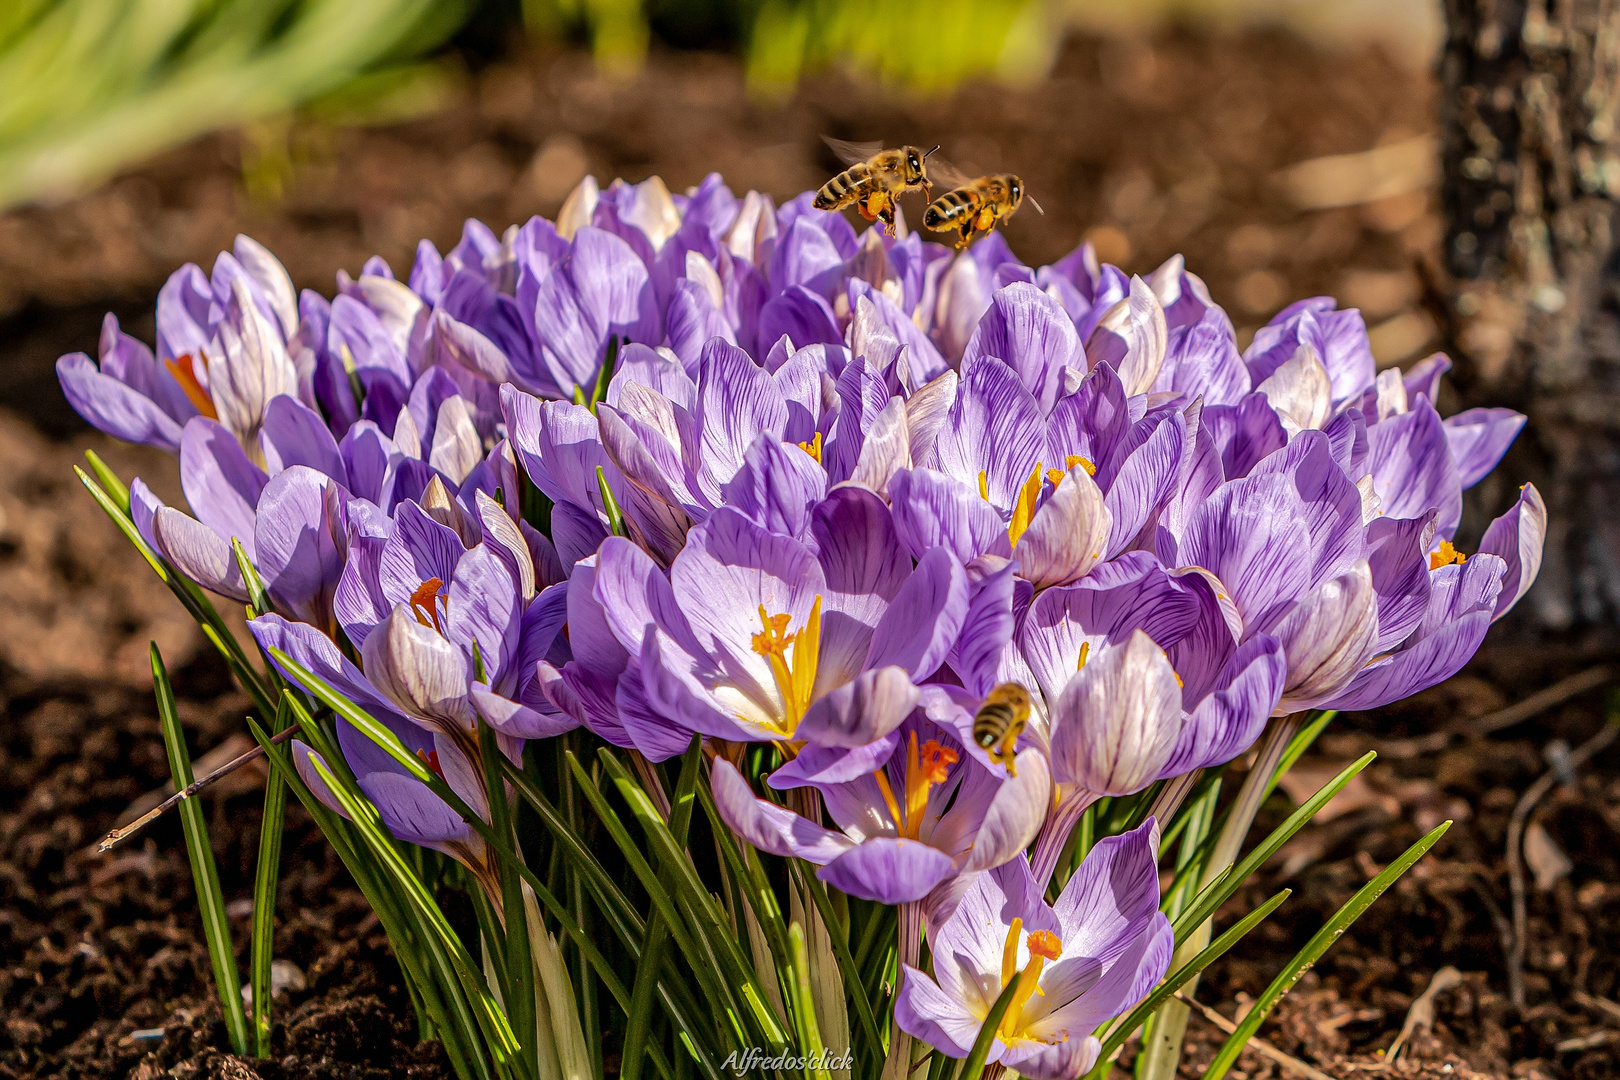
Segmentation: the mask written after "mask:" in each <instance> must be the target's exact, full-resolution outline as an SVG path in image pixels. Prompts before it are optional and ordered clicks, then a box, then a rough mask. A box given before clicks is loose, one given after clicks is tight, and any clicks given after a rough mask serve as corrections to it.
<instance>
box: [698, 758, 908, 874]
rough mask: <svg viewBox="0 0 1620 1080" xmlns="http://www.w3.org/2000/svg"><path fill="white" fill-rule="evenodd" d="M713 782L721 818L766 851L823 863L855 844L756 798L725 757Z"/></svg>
mask: <svg viewBox="0 0 1620 1080" xmlns="http://www.w3.org/2000/svg"><path fill="white" fill-rule="evenodd" d="M711 783H712V785H713V788H714V805H715V809H716V810H718V811H719V813H720V818H721V820H722V821H724V822H725V823H726V824H727V825H728V826H730V827H731V831H732V832H734V833H736V834H737V835H738V836H740V837H742V838H743V839H744V840H746V841H748V842H749V843H750V844H752V845H754V847H756V848H758V849H759V850H761V851H763V852H766V853H767V854H771V855H779V856H781V857H782V858H784V859H791V858H799V859H804V860H805V861H806V862H812V863H816V864H817V865H823V864H825V863H828V862H831V861H832V860H834V859H836V858H838V857H839V856H840V855H842V854H843V853H845V852H847V851H849V850H851V849H852V848H853V847H854V845H853V844H852V843H851V842H850V841H849V840H848V839H846V838H845V837H842V836H840V835H838V834H837V833H835V832H831V831H829V830H827V829H823V828H822V827H821V826H820V825H816V824H814V823H813V822H811V821H810V820H809V819H807V818H803V817H800V816H799V815H798V814H795V813H794V812H793V811H791V810H789V809H787V808H786V807H783V806H777V805H776V804H775V803H772V802H767V801H766V800H764V799H760V798H756V797H755V796H754V792H753V790H752V789H750V788H749V786H748V781H746V780H744V779H743V778H742V774H741V773H739V772H738V771H737V769H736V767H735V766H733V765H732V764H731V762H729V761H726V760H725V759H724V758H717V759H716V760H715V762H714V774H713V777H712V779H711ZM916 846H918V847H921V846H922V845H921V844H918V845H916ZM930 850H932V849H930Z"/></svg>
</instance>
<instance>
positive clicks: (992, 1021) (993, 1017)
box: [956, 976, 1018, 1080]
mask: <svg viewBox="0 0 1620 1080" xmlns="http://www.w3.org/2000/svg"><path fill="white" fill-rule="evenodd" d="M1017 993H1018V978H1017V977H1016V976H1014V977H1013V978H1012V979H1011V980H1010V981H1009V982H1008V983H1007V985H1006V987H1005V988H1004V989H1003V990H1002V991H1001V996H1000V997H998V998H996V1003H995V1004H994V1005H992V1006H990V1015H988V1016H986V1017H985V1018H984V1023H983V1024H982V1025H980V1027H979V1037H978V1038H977V1039H974V1040H973V1049H972V1050H969V1051H968V1056H967V1060H966V1061H965V1062H963V1063H962V1070H961V1071H960V1072H958V1073H957V1074H956V1075H957V1077H958V1078H959V1080H979V1078H980V1076H981V1075H982V1074H983V1072H984V1059H985V1058H987V1057H989V1056H990V1047H991V1046H992V1045H993V1044H994V1043H995V1041H996V1029H997V1028H998V1027H1000V1026H1001V1018H1002V1017H1003V1016H1006V1015H1007V1009H1008V1007H1009V1006H1010V1005H1012V1000H1013V997H1014V996H1015V995H1017Z"/></svg>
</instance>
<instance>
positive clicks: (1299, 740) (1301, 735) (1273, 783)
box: [1260, 709, 1339, 803]
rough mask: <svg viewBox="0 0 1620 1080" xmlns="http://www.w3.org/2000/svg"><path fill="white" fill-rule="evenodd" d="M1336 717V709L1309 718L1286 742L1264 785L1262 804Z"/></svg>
mask: <svg viewBox="0 0 1620 1080" xmlns="http://www.w3.org/2000/svg"><path fill="white" fill-rule="evenodd" d="M1338 715H1339V713H1338V710H1337V709H1327V710H1324V711H1322V712H1319V713H1316V714H1315V715H1314V716H1312V717H1311V720H1310V723H1308V724H1306V725H1305V726H1304V727H1303V728H1301V729H1300V730H1299V731H1297V732H1295V733H1294V737H1293V738H1292V739H1290V740H1288V747H1287V749H1285V750H1284V751H1283V756H1282V760H1281V761H1279V762H1277V768H1276V769H1275V770H1274V771H1273V772H1272V774H1271V780H1270V781H1269V782H1267V784H1266V795H1265V798H1262V799H1261V800H1260V801H1261V802H1262V803H1264V802H1265V800H1266V798H1269V797H1270V796H1271V793H1272V792H1273V791H1276V790H1277V784H1278V782H1279V781H1281V780H1282V778H1283V774H1285V773H1286V772H1288V770H1289V769H1291V768H1293V767H1294V762H1296V761H1298V760H1299V758H1300V755H1301V754H1303V753H1305V751H1307V750H1309V749H1310V748H1311V744H1312V743H1314V742H1315V741H1316V737H1317V736H1318V735H1320V734H1322V732H1323V730H1325V729H1326V728H1327V726H1328V725H1329V724H1330V723H1332V722H1333V718H1334V717H1335V716H1338Z"/></svg>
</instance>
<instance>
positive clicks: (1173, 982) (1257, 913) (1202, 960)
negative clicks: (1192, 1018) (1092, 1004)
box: [1092, 889, 1293, 1077]
mask: <svg viewBox="0 0 1620 1080" xmlns="http://www.w3.org/2000/svg"><path fill="white" fill-rule="evenodd" d="M1292 892H1293V890H1291V889H1284V890H1282V891H1281V892H1279V893H1278V894H1277V895H1275V896H1273V897H1272V898H1271V899H1270V900H1267V901H1266V902H1265V903H1264V904H1261V905H1260V906H1259V907H1257V908H1255V909H1254V910H1253V911H1251V912H1249V913H1248V914H1247V915H1245V916H1244V917H1243V918H1242V919H1239V920H1238V921H1237V922H1236V923H1234V924H1233V925H1232V926H1231V928H1230V929H1228V930H1227V931H1226V933H1224V934H1222V935H1221V936H1220V937H1218V938H1216V939H1215V940H1214V941H1213V942H1211V943H1210V945H1209V947H1208V948H1206V949H1204V951H1203V952H1200V953H1199V954H1198V955H1197V956H1195V957H1193V958H1192V959H1191V960H1189V961H1187V963H1186V964H1185V965H1184V966H1182V967H1181V968H1180V969H1179V970H1177V971H1173V972H1171V973H1170V975H1169V976H1168V977H1167V978H1166V979H1165V980H1164V982H1162V983H1160V984H1159V985H1158V987H1156V988H1155V989H1154V991H1153V992H1152V993H1151V994H1149V995H1148V996H1147V997H1145V998H1143V999H1142V1002H1141V1004H1139V1005H1137V1007H1136V1008H1134V1009H1132V1010H1131V1012H1130V1015H1128V1016H1126V1017H1125V1019H1123V1020H1120V1021H1117V1022H1116V1023H1115V1024H1114V1026H1113V1027H1112V1028H1111V1029H1110V1030H1109V1033H1108V1037H1107V1038H1106V1039H1104V1040H1103V1044H1102V1053H1101V1054H1099V1055H1098V1057H1097V1062H1098V1064H1097V1067H1096V1069H1094V1070H1093V1072H1092V1075H1093V1076H1097V1077H1101V1076H1106V1075H1107V1071H1108V1068H1109V1064H1108V1061H1109V1058H1111V1057H1112V1056H1113V1054H1114V1051H1115V1050H1118V1049H1119V1048H1120V1047H1121V1046H1123V1045H1124V1044H1125V1040H1126V1039H1128V1038H1130V1037H1131V1032H1133V1031H1135V1030H1136V1029H1137V1028H1138V1027H1139V1026H1140V1025H1141V1024H1142V1023H1143V1022H1144V1021H1145V1020H1147V1018H1148V1017H1149V1016H1152V1015H1153V1013H1154V1011H1155V1010H1157V1009H1158V1007H1159V1006H1160V1005H1161V1004H1163V1002H1164V1000H1165V999H1166V998H1168V997H1169V996H1170V995H1171V994H1174V993H1175V992H1176V991H1177V990H1180V989H1181V988H1182V987H1183V986H1185V985H1186V984H1187V982H1188V981H1189V980H1190V979H1192V978H1193V977H1194V976H1195V975H1197V974H1198V973H1199V972H1201V971H1203V970H1204V969H1205V968H1207V967H1208V966H1209V965H1211V964H1213V963H1214V962H1215V961H1216V960H1218V959H1220V958H1221V956H1223V955H1224V954H1225V953H1226V951H1227V950H1228V949H1230V948H1231V947H1232V946H1233V945H1236V944H1237V943H1238V942H1239V941H1241V940H1242V939H1243V938H1244V937H1245V936H1246V935H1247V934H1248V933H1249V931H1250V930H1253V929H1254V928H1255V927H1256V926H1259V925H1260V924H1261V923H1262V922H1264V921H1265V919H1266V917H1267V916H1268V915H1270V914H1271V913H1272V912H1273V911H1276V910H1277V908H1278V906H1279V905H1281V904H1282V902H1283V901H1284V900H1287V899H1288V897H1289V895H1290V894H1291V893H1292Z"/></svg>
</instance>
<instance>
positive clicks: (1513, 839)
mask: <svg viewBox="0 0 1620 1080" xmlns="http://www.w3.org/2000/svg"><path fill="white" fill-rule="evenodd" d="M1616 735H1620V714H1615V713H1611V715H1610V717H1609V720H1608V722H1607V723H1605V724H1604V725H1603V729H1602V730H1601V731H1599V732H1598V733H1597V734H1596V735H1593V736H1592V737H1591V738H1590V739H1587V740H1586V741H1585V742H1584V743H1582V744H1581V745H1580V746H1579V747H1578V748H1577V749H1575V750H1573V751H1571V752H1570V754H1569V756H1568V757H1567V758H1566V759H1564V760H1563V761H1560V762H1559V763H1558V764H1556V765H1554V766H1553V767H1552V768H1550V769H1548V770H1547V771H1546V772H1545V773H1543V774H1542V776H1541V779H1539V780H1537V781H1536V782H1535V783H1534V784H1531V785H1530V787H1529V788H1528V789H1527V790H1526V791H1525V793H1524V794H1523V795H1521V796H1520V797H1519V803H1518V805H1517V806H1515V807H1514V808H1513V817H1512V819H1511V820H1509V822H1508V831H1507V865H1508V888H1509V889H1510V890H1511V895H1512V897H1513V941H1512V947H1511V948H1510V949H1509V950H1508V957H1507V969H1508V996H1509V997H1510V998H1511V999H1512V1000H1513V1004H1514V1005H1515V1006H1517V1007H1518V1008H1520V1009H1523V1008H1524V1004H1525V1002H1524V950H1525V942H1526V938H1527V937H1528V929H1527V924H1528V922H1529V914H1528V912H1527V905H1526V901H1525V895H1524V850H1523V848H1524V827H1525V823H1526V822H1527V821H1529V819H1530V812H1531V811H1532V810H1534V809H1535V808H1536V804H1537V803H1539V802H1540V801H1541V800H1542V799H1543V798H1544V797H1545V796H1546V794H1547V792H1549V791H1551V790H1552V789H1553V785H1554V784H1556V783H1558V780H1559V778H1560V777H1561V776H1563V775H1564V774H1565V773H1573V772H1574V771H1575V770H1576V769H1578V768H1580V767H1581V766H1582V765H1585V764H1586V763H1587V762H1588V761H1590V760H1591V759H1592V757H1593V756H1594V755H1595V754H1597V753H1598V752H1599V751H1600V750H1602V749H1603V748H1604V747H1606V746H1608V745H1609V744H1610V743H1611V742H1613V741H1614V739H1615V736H1616Z"/></svg>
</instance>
